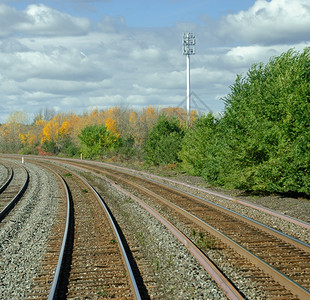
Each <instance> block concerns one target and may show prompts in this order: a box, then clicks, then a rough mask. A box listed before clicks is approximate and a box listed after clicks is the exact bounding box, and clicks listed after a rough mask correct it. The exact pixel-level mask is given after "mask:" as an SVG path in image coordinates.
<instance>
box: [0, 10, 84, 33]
mask: <svg viewBox="0 0 310 300" xmlns="http://www.w3.org/2000/svg"><path fill="white" fill-rule="evenodd" d="M89 29H90V22H89V20H88V19H86V18H76V17H73V16H70V15H68V14H66V13H62V12H59V11H57V10H55V9H52V8H50V7H47V6H45V5H43V4H39V5H35V4H33V5H29V6H28V7H27V8H26V10H25V11H18V10H16V9H15V8H12V7H10V6H7V5H4V4H0V37H1V36H2V37H5V36H9V35H31V36H38V35H39V36H40V35H42V36H68V35H84V34H87V33H88V31H89Z"/></svg>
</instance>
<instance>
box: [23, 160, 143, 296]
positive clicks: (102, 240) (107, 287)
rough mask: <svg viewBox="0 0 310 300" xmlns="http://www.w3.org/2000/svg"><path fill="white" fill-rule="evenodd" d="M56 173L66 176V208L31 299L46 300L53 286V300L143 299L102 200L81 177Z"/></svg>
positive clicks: (64, 184)
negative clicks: (61, 237)
mask: <svg viewBox="0 0 310 300" xmlns="http://www.w3.org/2000/svg"><path fill="white" fill-rule="evenodd" d="M44 167H45V168H46V167H47V166H46V164H45V165H44ZM55 171H56V172H57V173H58V174H59V175H60V176H61V178H60V180H61V181H62V185H63V188H64V189H65V190H66V195H67V201H66V202H67V204H65V203H63V204H62V206H61V208H60V211H59V219H60V221H57V222H56V225H55V226H54V230H53V232H54V233H53V235H52V239H51V241H50V243H49V246H48V251H47V253H46V255H45V258H44V260H43V263H42V267H41V270H40V272H39V276H38V277H37V278H36V279H35V282H36V284H35V286H34V288H33V289H32V291H31V292H30V293H29V294H28V297H27V299H34V298H42V299H46V297H47V291H48V290H49V288H50V291H49V297H48V299H50V300H51V299H72V298H74V299H80V298H83V299H85V298H91V299H101V298H115V297H116V298H124V299H125V298H130V299H141V296H140V292H139V289H138V286H137V283H136V279H135V277H134V275H133V271H132V269H131V265H130V263H129V259H128V258H127V254H126V252H125V250H124V246H123V243H122V240H121V238H120V235H119V233H118V231H117V229H116V226H115V224H114V221H113V218H112V216H111V215H110V213H109V211H108V208H107V207H106V205H105V203H104V202H103V200H102V199H101V198H100V196H99V195H98V194H97V192H96V191H95V190H94V189H93V188H92V186H91V185H89V184H88V183H87V182H86V181H85V179H83V178H81V177H80V176H79V175H78V174H76V173H74V172H72V171H68V170H66V169H64V168H61V167H59V166H58V167H55V166H53V172H55ZM59 175H58V177H59ZM64 220H66V222H64ZM61 235H63V242H62V243H61V244H60V243H59V241H60V240H62V239H59V237H60V236H61ZM58 257H59V258H58ZM56 258H58V263H57V265H56V263H55V262H56V260H57V259H56ZM54 273H55V276H54V278H51V274H54ZM52 281H53V282H52Z"/></svg>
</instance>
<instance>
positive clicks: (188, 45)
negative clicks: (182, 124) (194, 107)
mask: <svg viewBox="0 0 310 300" xmlns="http://www.w3.org/2000/svg"><path fill="white" fill-rule="evenodd" d="M195 45H196V38H195V35H194V34H193V33H190V32H187V33H184V35H183V55H186V66H187V93H186V99H187V102H186V103H187V104H186V112H187V122H186V124H187V126H188V125H189V120H190V55H195V53H196V46H195Z"/></svg>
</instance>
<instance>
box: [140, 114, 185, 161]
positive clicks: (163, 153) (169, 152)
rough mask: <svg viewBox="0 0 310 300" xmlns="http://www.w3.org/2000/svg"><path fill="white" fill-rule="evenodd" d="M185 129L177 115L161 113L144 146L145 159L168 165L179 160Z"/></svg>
mask: <svg viewBox="0 0 310 300" xmlns="http://www.w3.org/2000/svg"><path fill="white" fill-rule="evenodd" d="M183 137H184V130H183V128H182V127H181V125H180V121H179V120H178V119H177V118H175V117H170V118H168V117H167V116H166V115H164V114H163V115H161V116H160V117H159V118H158V121H157V123H156V124H155V125H154V126H153V128H152V129H151V130H150V132H149V134H148V137H147V139H146V142H145V144H144V146H143V150H144V154H145V157H144V159H145V161H146V162H147V163H150V164H153V165H167V164H171V163H176V162H178V161H179V158H178V152H179V151H180V149H181V143H182V139H183Z"/></svg>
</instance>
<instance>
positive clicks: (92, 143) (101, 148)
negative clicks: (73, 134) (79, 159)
mask: <svg viewBox="0 0 310 300" xmlns="http://www.w3.org/2000/svg"><path fill="white" fill-rule="evenodd" d="M78 137H79V139H80V140H81V143H82V147H81V151H82V153H83V155H84V157H89V158H99V157H102V156H103V155H104V154H106V153H108V152H109V151H113V150H115V149H116V148H118V147H119V139H118V137H117V136H116V135H115V134H113V133H112V132H110V131H108V130H107V128H106V126H105V125H100V126H99V125H91V126H86V127H85V128H84V129H82V131H81V133H80V134H79V136H78Z"/></svg>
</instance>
